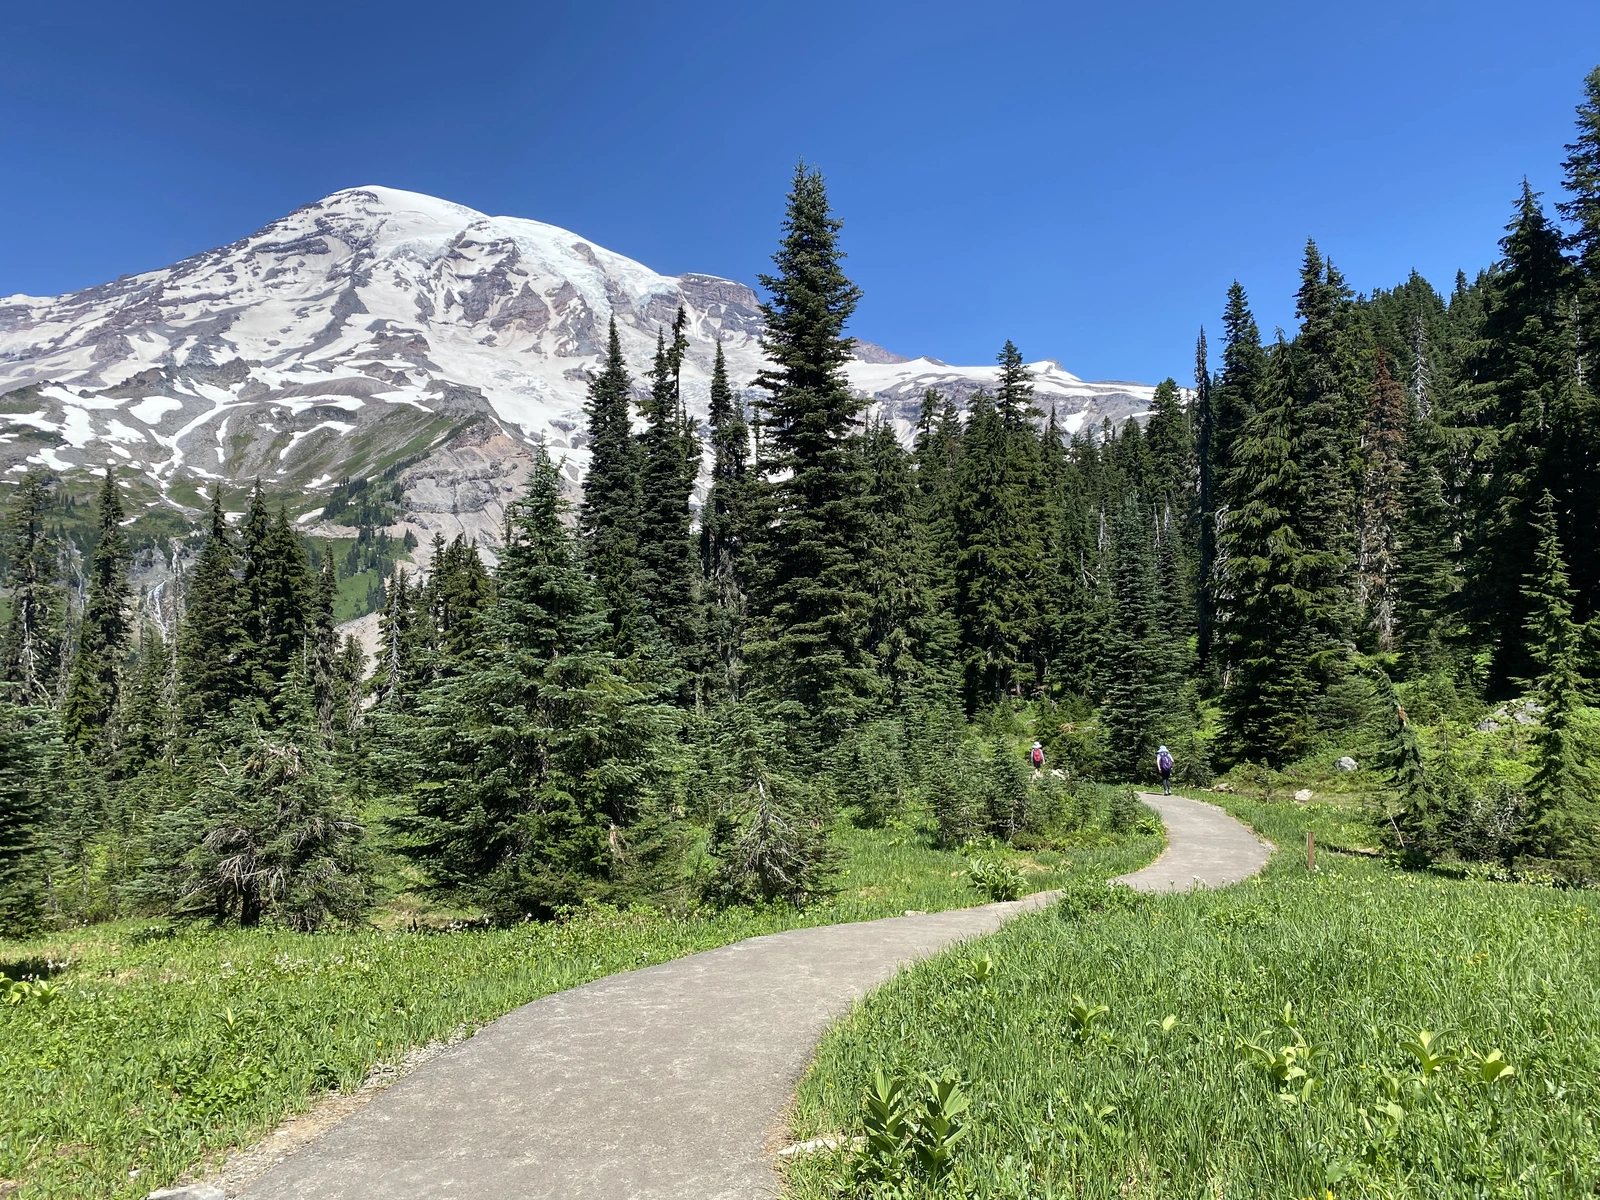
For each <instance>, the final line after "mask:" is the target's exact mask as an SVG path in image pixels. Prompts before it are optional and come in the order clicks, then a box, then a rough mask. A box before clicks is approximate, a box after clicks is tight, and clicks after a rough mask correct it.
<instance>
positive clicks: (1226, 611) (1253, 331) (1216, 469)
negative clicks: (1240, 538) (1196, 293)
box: [1200, 279, 1266, 671]
mask: <svg viewBox="0 0 1600 1200" xmlns="http://www.w3.org/2000/svg"><path fill="white" fill-rule="evenodd" d="M1222 329H1223V344H1222V369H1221V371H1220V372H1218V377H1217V382H1216V386H1215V387H1214V388H1213V389H1212V395H1211V410H1212V414H1213V415H1212V420H1211V444H1210V447H1209V453H1210V458H1211V472H1212V480H1213V484H1214V487H1215V494H1214V497H1213V501H1212V508H1211V514H1210V516H1209V517H1207V518H1206V522H1207V524H1208V525H1209V527H1210V529H1211V533H1212V537H1213V539H1214V544H1215V559H1214V561H1213V563H1212V569H1211V575H1210V579H1209V581H1208V585H1209V586H1208V592H1209V595H1208V601H1209V615H1210V621H1209V623H1208V625H1207V626H1206V629H1207V630H1208V631H1209V632H1210V637H1209V638H1206V639H1203V640H1202V642H1201V647H1200V653H1201V658H1202V660H1203V661H1209V659H1210V657H1211V653H1212V650H1213V649H1214V648H1216V647H1217V645H1218V643H1220V649H1221V654H1220V658H1221V660H1222V666H1223V669H1224V671H1226V670H1227V668H1228V667H1229V666H1230V665H1231V662H1232V647H1231V646H1230V645H1229V642H1228V635H1229V631H1230V630H1231V629H1233V628H1236V627H1237V624H1236V617H1235V614H1234V611H1233V597H1232V596H1231V595H1230V594H1229V591H1228V582H1227V581H1228V576H1229V571H1228V568H1227V562H1226V555H1227V547H1226V543H1227V538H1226V535H1225V532H1224V530H1225V529H1226V527H1227V525H1228V524H1229V523H1230V522H1231V521H1232V519H1233V514H1234V513H1235V512H1236V511H1237V510H1238V509H1240V508H1242V507H1243V502H1244V498H1243V497H1242V496H1238V495H1235V494H1234V492H1233V490H1232V485H1233V482H1234V481H1235V479H1236V478H1242V477H1236V476H1235V475H1234V474H1233V469H1234V452H1235V449H1236V447H1237V445H1238V442H1239V438H1240V435H1241V434H1242V433H1243V432H1244V426H1245V422H1246V421H1248V420H1249V418H1250V417H1251V416H1252V415H1253V414H1254V413H1255V411H1256V409H1257V408H1258V406H1259V405H1260V403H1261V390H1262V384H1263V381H1264V378H1265V375H1266V354H1265V352H1264V351H1263V350H1262V348H1261V331H1260V329H1259V328H1258V326H1257V325H1256V319H1255V315H1254V314H1253V313H1252V312H1251V311H1250V302H1249V298H1248V297H1247V296H1246V295H1245V290H1244V288H1243V286H1241V285H1240V283H1239V281H1238V280H1237V279H1236V280H1234V281H1233V283H1232V284H1231V285H1230V286H1229V288H1228V299H1227V304H1226V306H1225V307H1224V309H1223V315H1222Z"/></svg>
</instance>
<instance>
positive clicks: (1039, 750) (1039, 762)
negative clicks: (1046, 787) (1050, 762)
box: [1028, 742, 1044, 779]
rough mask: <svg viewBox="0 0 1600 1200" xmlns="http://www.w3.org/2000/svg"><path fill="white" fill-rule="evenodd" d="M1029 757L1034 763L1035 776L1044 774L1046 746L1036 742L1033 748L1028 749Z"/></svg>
mask: <svg viewBox="0 0 1600 1200" xmlns="http://www.w3.org/2000/svg"><path fill="white" fill-rule="evenodd" d="M1028 759H1029V760H1030V761H1031V762H1032V763H1033V777H1034V778H1035V779H1037V778H1039V776H1040V775H1042V774H1044V747H1043V746H1041V745H1040V744H1039V743H1038V742H1035V743H1034V744H1033V749H1032V750H1030V751H1028Z"/></svg>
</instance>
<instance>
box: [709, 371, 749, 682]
mask: <svg viewBox="0 0 1600 1200" xmlns="http://www.w3.org/2000/svg"><path fill="white" fill-rule="evenodd" d="M707 423H708V425H709V426H710V433H711V452H712V462H711V486H710V488H709V489H708V490H707V492H706V499H705V504H704V505H703V506H702V508H701V510H700V570H701V574H702V577H703V578H704V580H705V584H706V594H707V603H708V605H709V612H708V614H707V629H706V634H707V642H708V646H707V649H708V651H709V654H710V667H711V671H712V678H711V679H710V680H709V681H708V683H709V687H708V691H709V692H710V694H711V695H712V696H713V697H717V696H721V697H726V698H728V699H733V700H737V699H738V698H739V697H740V695H741V694H742V692H743V676H744V664H743V646H744V628H745V621H746V617H747V615H748V601H747V595H748V590H749V585H750V581H749V570H748V566H749V564H748V561H747V559H748V557H749V554H750V549H751V536H752V532H753V531H752V529H751V522H752V520H753V517H754V511H753V504H752V501H753V497H752V494H751V491H752V483H753V480H752V478H751V473H750V427H749V425H748V424H747V423H746V421H745V419H744V405H743V403H742V402H741V401H740V400H739V399H738V398H737V397H735V395H734V392H733V387H732V385H731V384H730V383H729V382H728V360H727V358H726V357H725V356H724V354H723V352H722V342H721V341H720V340H718V342H717V350H716V357H715V358H714V359H713V361H712V366H711V397H710V407H709V412H708V414H707Z"/></svg>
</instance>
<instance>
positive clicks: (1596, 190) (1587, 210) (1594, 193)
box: [1556, 67, 1600, 391]
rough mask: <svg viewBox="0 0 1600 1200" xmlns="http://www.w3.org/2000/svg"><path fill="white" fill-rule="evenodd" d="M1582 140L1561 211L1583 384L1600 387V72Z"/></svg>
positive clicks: (1584, 110)
mask: <svg viewBox="0 0 1600 1200" xmlns="http://www.w3.org/2000/svg"><path fill="white" fill-rule="evenodd" d="M1577 126H1578V136H1577V138H1576V139H1574V140H1573V141H1571V142H1569V143H1568V144H1567V148H1566V149H1567V157H1566V159H1565V160H1564V161H1563V162H1562V164H1561V165H1562V167H1563V168H1564V170H1565V177H1564V179H1563V183H1564V184H1565V187H1566V192H1567V197H1568V198H1567V199H1566V200H1564V201H1562V202H1561V203H1559V204H1557V205H1556V208H1557V209H1559V210H1560V212H1561V215H1562V216H1563V217H1565V218H1566V219H1567V221H1568V222H1569V223H1570V225H1571V227H1572V232H1571V233H1570V234H1568V239H1567V244H1568V245H1569V246H1570V247H1571V249H1572V250H1574V251H1575V252H1576V255H1577V265H1578V269H1579V273H1580V279H1579V284H1578V305H1577V310H1578V321H1579V353H1580V355H1581V360H1580V361H1581V362H1582V364H1583V378H1584V383H1585V384H1586V386H1587V387H1588V388H1589V389H1590V390H1591V391H1593V390H1594V389H1595V388H1596V386H1597V385H1600V67H1596V68H1595V69H1594V70H1592V71H1590V72H1589V74H1588V76H1587V77H1586V78H1585V79H1584V81H1583V103H1582V104H1580V105H1578V120H1577Z"/></svg>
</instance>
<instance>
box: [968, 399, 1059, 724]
mask: <svg viewBox="0 0 1600 1200" xmlns="http://www.w3.org/2000/svg"><path fill="white" fill-rule="evenodd" d="M1013 421H1014V418H1008V417H1007V416H1005V415H1004V414H1002V413H1001V412H1000V411H999V410H998V409H996V408H995V406H994V403H993V401H991V399H990V398H989V396H988V395H987V394H986V393H984V392H979V393H977V394H976V395H974V396H973V397H972V400H971V402H970V403H969V405H968V413H967V427H966V430H965V431H964V432H963V434H962V437H961V458H960V460H959V461H958V462H957V464H956V473H955V481H954V488H955V500H954V504H953V512H952V515H953V523H954V527H955V544H956V564H955V567H956V572H955V573H956V619H957V621H958V623H959V627H960V637H961V665H962V673H963V677H964V681H965V682H964V685H963V691H964V695H965V700H966V706H967V711H968V712H969V713H972V712H976V711H977V710H978V709H979V708H981V707H985V706H987V705H989V704H993V703H994V702H995V701H996V700H998V699H1000V698H1001V697H1003V696H1006V695H1012V694H1022V693H1025V692H1029V691H1031V690H1032V687H1033V684H1034V682H1035V671H1034V668H1033V664H1034V662H1035V661H1036V660H1037V658H1038V656H1039V655H1038V651H1039V647H1038V646H1037V645H1036V639H1037V638H1038V636H1039V633H1040V631H1041V623H1040V612H1039V607H1040V599H1041V591H1042V588H1043V584H1044V582H1045V580H1044V571H1043V558H1044V538H1043V531H1042V530H1041V529H1040V526H1039V521H1038V515H1039V514H1038V509H1037V503H1036V496H1035V494H1034V493H1033V491H1031V490H1030V487H1031V485H1033V484H1034V483H1035V482H1036V479H1037V470H1036V460H1034V459H1033V458H1032V456H1031V454H1030V451H1032V449H1033V448H1032V447H1031V446H1024V445H1022V442H1023V441H1024V439H1026V440H1027V441H1029V442H1032V441H1033V440H1034V439H1033V437H1032V432H1031V430H1028V429H1026V428H1024V427H1021V426H1020V425H1018V424H1014V423H1012V422H1013Z"/></svg>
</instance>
